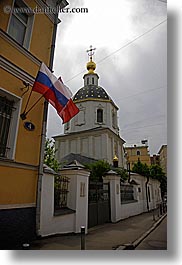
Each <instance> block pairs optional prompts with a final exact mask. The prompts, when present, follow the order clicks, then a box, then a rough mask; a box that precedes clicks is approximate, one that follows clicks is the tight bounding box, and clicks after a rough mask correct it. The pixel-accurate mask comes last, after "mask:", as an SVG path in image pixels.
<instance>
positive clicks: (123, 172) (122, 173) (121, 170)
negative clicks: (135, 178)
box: [113, 167, 129, 182]
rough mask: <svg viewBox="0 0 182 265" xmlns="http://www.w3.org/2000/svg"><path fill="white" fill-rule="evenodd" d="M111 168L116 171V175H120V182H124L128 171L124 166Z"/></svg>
mask: <svg viewBox="0 0 182 265" xmlns="http://www.w3.org/2000/svg"><path fill="white" fill-rule="evenodd" d="M113 170H114V171H116V173H118V175H120V177H121V182H125V181H126V180H127V179H128V177H129V175H128V172H127V170H126V169H125V168H123V167H118V168H114V169H113Z"/></svg>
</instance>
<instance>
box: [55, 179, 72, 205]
mask: <svg viewBox="0 0 182 265" xmlns="http://www.w3.org/2000/svg"><path fill="white" fill-rule="evenodd" d="M68 186H69V178H68V177H65V176H57V177H55V186H54V208H55V210H58V209H61V208H66V207H67V198H68V192H69V191H68Z"/></svg>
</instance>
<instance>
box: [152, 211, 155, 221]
mask: <svg viewBox="0 0 182 265" xmlns="http://www.w3.org/2000/svg"><path fill="white" fill-rule="evenodd" d="M154 211H155V209H154V208H153V210H152V215H153V221H155V212H154Z"/></svg>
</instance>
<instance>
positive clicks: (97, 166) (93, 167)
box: [85, 160, 111, 181]
mask: <svg viewBox="0 0 182 265" xmlns="http://www.w3.org/2000/svg"><path fill="white" fill-rule="evenodd" d="M85 166H86V167H87V168H88V169H90V171H91V172H90V179H91V180H93V181H102V177H103V176H104V174H105V173H107V172H108V171H109V170H110V169H111V167H110V165H109V163H108V162H106V161H104V160H99V161H97V162H95V163H92V164H87V165H85Z"/></svg>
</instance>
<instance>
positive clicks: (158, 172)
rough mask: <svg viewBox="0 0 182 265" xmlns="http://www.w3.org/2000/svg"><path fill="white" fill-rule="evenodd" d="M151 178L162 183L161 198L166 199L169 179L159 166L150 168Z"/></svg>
mask: <svg viewBox="0 0 182 265" xmlns="http://www.w3.org/2000/svg"><path fill="white" fill-rule="evenodd" d="M150 176H151V178H153V179H157V180H158V181H159V182H160V188H161V196H162V198H163V197H164V195H165V193H166V192H167V177H166V176H165V173H164V172H163V170H162V168H161V167H160V166H159V165H151V166H150Z"/></svg>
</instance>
